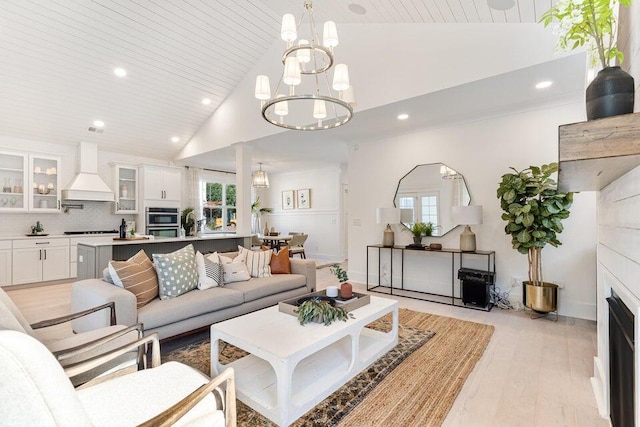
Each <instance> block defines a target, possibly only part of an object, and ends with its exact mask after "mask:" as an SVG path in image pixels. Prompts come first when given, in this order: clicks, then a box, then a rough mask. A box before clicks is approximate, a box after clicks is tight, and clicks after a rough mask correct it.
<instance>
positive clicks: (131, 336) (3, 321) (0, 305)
mask: <svg viewBox="0 0 640 427" xmlns="http://www.w3.org/2000/svg"><path fill="white" fill-rule="evenodd" d="M107 309H109V310H110V311H111V322H110V323H111V325H110V326H107V327H104V328H100V329H94V330H91V331H87V332H82V333H78V334H72V333H70V334H69V335H68V336H64V337H56V338H52V337H51V336H48V335H47V334H46V333H43V328H46V327H50V326H55V325H60V324H63V323H66V322H70V321H71V320H73V319H77V318H80V317H83V316H87V315H89V314H92V313H95V312H97V311H100V310H107ZM0 329H10V330H15V331H19V332H22V333H24V334H27V335H29V336H31V337H33V338H35V339H37V340H38V341H40V342H41V343H42V344H43V345H45V346H46V347H47V348H48V349H49V351H51V353H52V354H53V356H54V357H55V358H56V360H58V362H59V363H60V365H62V366H63V367H64V366H69V365H73V364H75V363H78V362H81V361H84V360H88V359H91V358H93V357H96V356H99V355H100V354H103V353H105V352H108V351H110V350H112V349H113V348H116V347H120V346H122V345H125V344H127V343H130V342H133V341H135V340H137V339H139V338H140V337H142V335H143V327H142V324H141V323H139V324H137V325H133V326H129V327H127V326H124V325H117V324H116V314H115V303H114V302H110V303H107V304H104V305H101V306H98V307H94V308H90V309H88V310H84V311H80V312H77V313H73V314H69V315H66V316H61V317H57V318H55V319H48V320H43V321H40V322H37V323H33V324H30V323H29V322H28V321H27V319H26V318H25V317H24V315H23V314H22V312H21V311H20V309H19V308H18V306H17V305H16V304H15V303H14V302H13V300H12V299H11V297H10V296H9V295H8V294H7V293H6V292H5V291H4V290H3V289H1V288H0ZM69 331H70V332H71V328H69ZM143 363H144V360H143V355H142V352H141V350H140V351H138V352H137V353H136V352H133V351H132V352H129V353H127V354H123V355H121V356H120V357H119V358H118V359H114V360H113V361H111V362H110V363H109V364H107V365H103V366H101V367H98V368H96V369H95V370H93V371H89V372H84V373H83V374H82V375H80V376H78V377H74V378H72V379H71V381H72V382H73V384H74V385H76V386H78V385H80V384H84V383H85V382H87V381H89V380H91V379H93V378H96V377H98V376H100V375H102V374H104V373H106V372H109V371H111V370H114V369H121V368H123V367H135V365H136V364H137V365H138V366H141V365H142V364H143Z"/></svg>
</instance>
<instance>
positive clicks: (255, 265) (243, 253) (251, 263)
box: [238, 246, 273, 277]
mask: <svg viewBox="0 0 640 427" xmlns="http://www.w3.org/2000/svg"><path fill="white" fill-rule="evenodd" d="M238 250H239V251H240V254H239V255H238V258H241V259H244V262H245V264H246V265H247V269H248V270H249V274H250V275H251V277H271V267H270V265H269V264H270V263H271V255H272V254H273V252H272V251H250V250H249V249H246V248H243V247H242V246H238Z"/></svg>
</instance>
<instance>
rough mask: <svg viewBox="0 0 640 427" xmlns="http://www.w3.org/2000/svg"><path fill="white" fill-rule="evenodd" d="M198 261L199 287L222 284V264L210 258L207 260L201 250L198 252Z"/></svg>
mask: <svg viewBox="0 0 640 427" xmlns="http://www.w3.org/2000/svg"><path fill="white" fill-rule="evenodd" d="M196 263H197V264H198V289H209V288H215V287H216V286H222V274H223V271H222V266H221V265H220V264H218V263H214V262H212V261H210V260H209V259H206V260H205V258H204V255H202V254H201V253H200V251H198V252H196ZM207 264H208V265H207ZM207 267H209V268H207Z"/></svg>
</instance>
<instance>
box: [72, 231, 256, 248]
mask: <svg viewBox="0 0 640 427" xmlns="http://www.w3.org/2000/svg"><path fill="white" fill-rule="evenodd" d="M246 238H249V239H250V238H251V234H236V233H216V234H213V233H212V234H203V235H201V236H190V237H156V238H152V239H140V238H137V239H126V240H113V241H112V242H105V241H104V240H103V241H96V242H91V241H88V242H82V243H81V244H82V245H85V246H91V247H100V246H122V245H147V244H161V243H171V242H183V243H189V242H200V241H206V240H228V239H246Z"/></svg>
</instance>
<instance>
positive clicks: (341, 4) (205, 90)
mask: <svg viewBox="0 0 640 427" xmlns="http://www.w3.org/2000/svg"><path fill="white" fill-rule="evenodd" d="M554 3H555V0H516V2H515V6H514V7H513V8H511V9H509V10H507V11H498V10H494V9H491V8H489V7H488V6H487V0H398V1H392V2H391V1H385V0H355V1H354V2H346V1H341V0H318V1H317V2H315V3H314V9H315V16H316V18H317V20H318V21H319V22H322V21H324V20H326V19H333V20H335V21H336V22H338V23H359V24H369V23H372V24H373V23H389V24H405V23H406V24H426V25H428V24H431V23H458V24H460V23H462V24H466V23H488V24H491V23H514V24H517V23H534V22H537V20H538V19H539V17H540V14H541V13H542V12H543V11H544V10H546V9H548V8H549V7H551V6H552V5H553V4H554ZM302 4H303V2H302V0H299V1H298V0H296V1H291V0H264V1H261V0H237V1H233V2H230V1H224V2H223V1H221V0H219V1H213V0H206V1H205V0H180V1H179V0H92V1H89V0H3V1H2V2H0V49H1V52H2V60H1V61H0V93H1V96H0V135H2V136H9V137H15V138H24V139H30V140H37V141H44V142H55V143H63V144H74V145H75V144H77V143H78V142H79V141H81V140H82V141H95V142H98V143H99V144H100V146H101V147H103V148H105V149H108V150H118V151H122V152H125V153H131V154H137V155H144V156H150V157H157V158H165V159H172V158H174V157H175V156H176V154H177V153H178V152H179V150H180V149H181V148H182V147H183V145H184V144H185V143H186V142H187V141H189V139H190V138H191V137H192V135H193V134H194V133H195V132H196V131H197V130H198V128H199V127H200V126H201V125H202V124H203V122H205V121H206V120H207V118H208V117H210V116H211V114H212V113H213V112H214V111H215V110H216V108H217V107H218V106H219V105H220V104H221V103H222V102H223V101H224V100H225V99H226V98H227V96H229V94H230V93H232V91H233V90H234V89H235V88H236V86H237V85H238V83H239V82H240V81H241V80H242V79H244V77H245V76H246V75H247V73H248V72H249V71H250V70H251V69H252V68H253V67H254V66H255V64H256V63H257V62H258V61H259V60H260V59H261V58H262V56H263V54H264V52H265V51H267V50H268V49H269V48H270V47H271V46H272V45H273V44H274V42H276V40H277V39H278V33H279V27H280V19H281V16H282V14H283V13H285V12H294V13H296V14H299V13H300V12H301V10H302ZM354 4H355V6H354ZM354 11H355V12H354ZM363 11H366V13H364V14H362V12H363ZM116 67H122V68H124V69H125V70H126V71H127V75H126V76H125V77H123V78H120V77H117V76H116V75H114V72H113V70H114V68H116ZM360 90H366V88H360ZM203 98H209V99H210V100H211V102H210V104H209V105H203V104H202V102H201V101H202V99H203ZM256 114H258V112H257V111H256ZM95 120H101V121H103V122H104V123H105V125H104V131H103V133H96V132H91V131H89V130H88V128H89V127H91V126H93V122H94V121H95ZM173 137H178V138H179V139H180V141H179V142H177V143H176V142H172V141H171V139H172V138H173Z"/></svg>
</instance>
